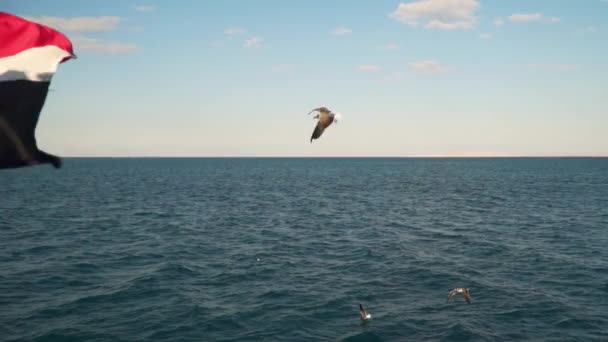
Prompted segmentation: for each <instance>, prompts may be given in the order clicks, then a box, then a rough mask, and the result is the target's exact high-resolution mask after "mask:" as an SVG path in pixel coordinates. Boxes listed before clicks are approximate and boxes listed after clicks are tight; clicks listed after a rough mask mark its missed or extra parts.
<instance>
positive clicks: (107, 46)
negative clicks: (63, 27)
mask: <svg viewBox="0 0 608 342" xmlns="http://www.w3.org/2000/svg"><path fill="white" fill-rule="evenodd" d="M72 42H73V44H74V50H76V51H81V50H85V51H92V52H95V53H100V54H110V55H116V54H128V53H134V52H137V51H139V49H140V48H139V46H137V45H135V44H130V43H120V42H111V41H105V40H100V39H95V38H89V37H82V36H81V37H74V38H73V39H72Z"/></svg>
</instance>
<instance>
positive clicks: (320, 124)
mask: <svg viewBox="0 0 608 342" xmlns="http://www.w3.org/2000/svg"><path fill="white" fill-rule="evenodd" d="M315 111H317V112H319V114H317V115H315V117H314V118H315V119H319V121H317V126H316V127H315V130H314V131H313V132H312V136H311V137H310V142H311V143H312V141H313V139H319V137H320V136H321V134H323V131H325V129H326V128H327V127H329V125H331V124H332V122H334V121H335V122H336V123H337V122H338V119H337V117H336V114H335V113H332V111H330V110H329V109H327V108H325V107H320V108H316V109H313V110H311V111H310V112H309V113H308V115H310V113H312V112H315Z"/></svg>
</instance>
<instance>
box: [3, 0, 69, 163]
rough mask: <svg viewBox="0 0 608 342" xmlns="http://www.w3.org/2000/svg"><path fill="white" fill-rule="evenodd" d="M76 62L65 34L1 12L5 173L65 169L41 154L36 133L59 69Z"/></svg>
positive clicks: (56, 159)
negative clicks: (38, 167)
mask: <svg viewBox="0 0 608 342" xmlns="http://www.w3.org/2000/svg"><path fill="white" fill-rule="evenodd" d="M75 57H76V56H75V55H74V52H73V50H72V43H71V42H70V40H69V39H68V38H67V37H66V36H65V35H63V34H62V33H60V32H57V31H56V30H53V29H51V28H49V27H47V26H44V25H40V24H37V23H34V22H31V21H28V20H25V19H23V18H20V17H17V16H14V15H12V14H8V13H4V12H0V169H10V168H18V167H24V166H31V165H37V164H45V163H50V164H52V165H53V166H54V167H55V168H59V167H61V159H60V158H59V157H57V156H54V155H51V154H48V153H46V152H44V151H41V150H39V149H38V146H37V144H36V137H35V131H36V124H37V123H38V118H39V117H40V111H41V110H42V107H43V106H44V101H45V100H46V95H47V92H48V90H49V85H50V82H51V78H52V77H53V75H54V74H55V71H57V67H58V65H59V64H60V63H62V62H65V61H67V60H69V59H70V58H75Z"/></svg>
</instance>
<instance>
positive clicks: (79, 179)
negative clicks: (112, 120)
mask: <svg viewBox="0 0 608 342" xmlns="http://www.w3.org/2000/svg"><path fill="white" fill-rule="evenodd" d="M456 287H465V288H468V289H469V291H470V294H471V299H472V301H471V303H470V304H467V303H466V302H465V301H464V299H463V297H462V296H458V295H457V296H454V297H452V299H451V300H450V301H448V296H447V295H448V291H450V290H451V289H453V288H456ZM360 303H361V304H362V305H363V306H364V307H365V308H366V309H367V310H368V312H369V313H370V314H371V315H372V318H371V319H370V320H367V321H362V320H361V319H360V317H359V308H358V305H359V304H360ZM0 341H608V158H91V159H87V158H68V159H65V160H64V166H63V168H62V169H59V170H55V169H53V168H52V167H50V166H37V167H30V168H23V169H16V170H1V171H0Z"/></svg>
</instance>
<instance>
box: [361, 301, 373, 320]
mask: <svg viewBox="0 0 608 342" xmlns="http://www.w3.org/2000/svg"><path fill="white" fill-rule="evenodd" d="M359 315H360V316H361V319H362V320H364V321H367V320H368V319H371V318H372V315H371V314H370V313H368V312H367V311H365V309H364V308H363V305H361V304H359Z"/></svg>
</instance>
